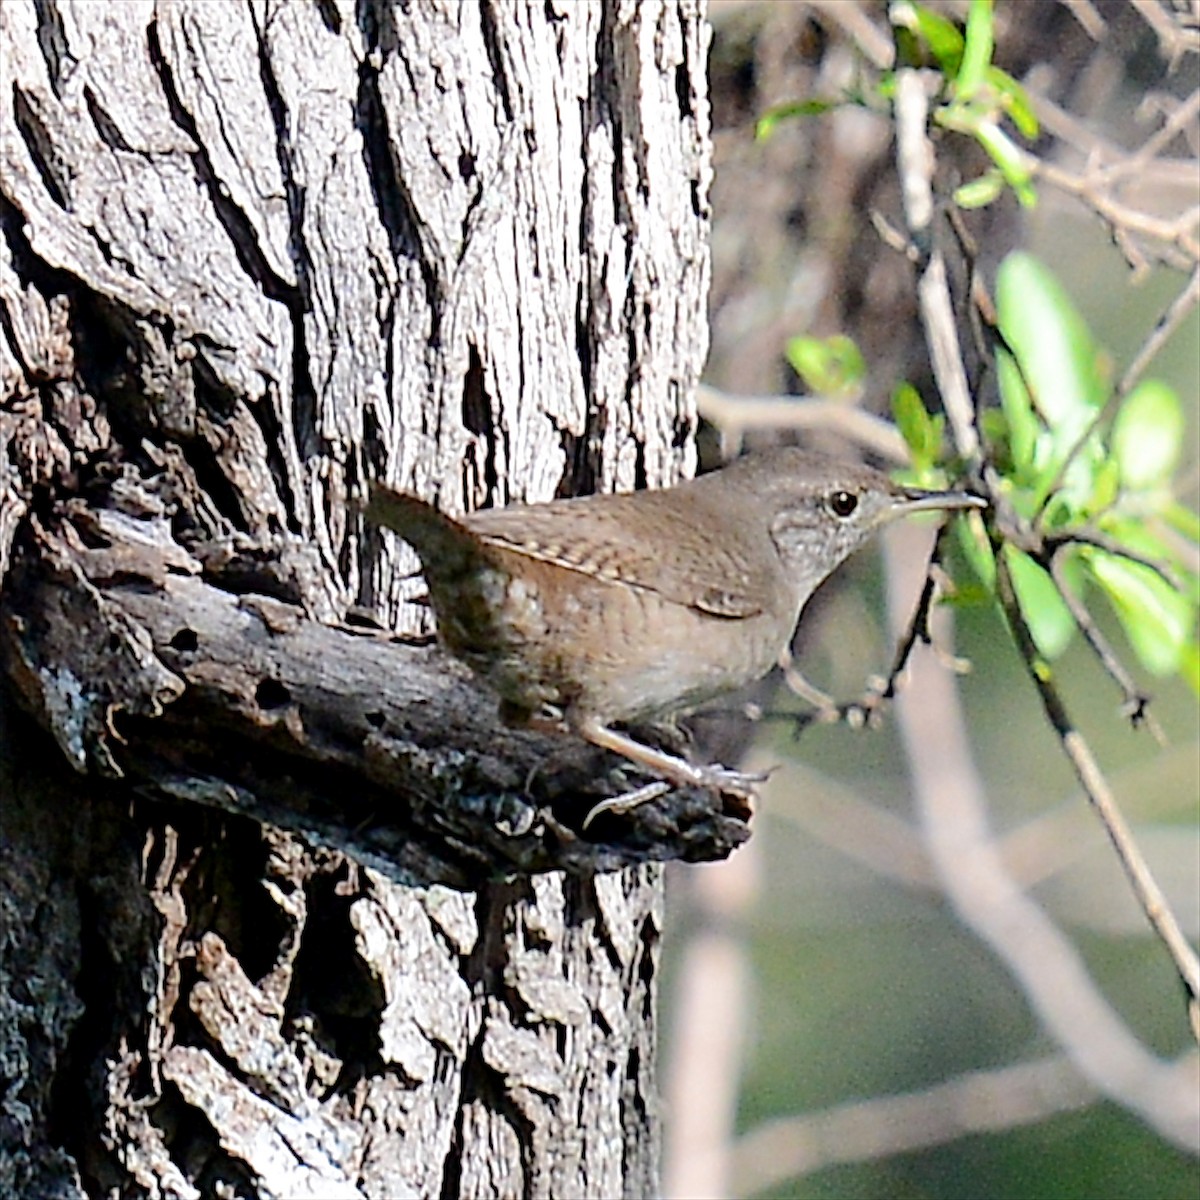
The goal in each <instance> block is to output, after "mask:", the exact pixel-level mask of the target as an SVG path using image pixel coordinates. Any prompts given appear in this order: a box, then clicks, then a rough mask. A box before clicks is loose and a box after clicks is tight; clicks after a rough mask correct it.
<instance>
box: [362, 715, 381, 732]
mask: <svg viewBox="0 0 1200 1200" xmlns="http://www.w3.org/2000/svg"><path fill="white" fill-rule="evenodd" d="M364 718H365V720H366V722H367V724H368V725H370V726H371V728H372V729H382V728H383V721H384V717H383V713H381V712H369V713H365V714H364Z"/></svg>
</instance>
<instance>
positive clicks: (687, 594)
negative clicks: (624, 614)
mask: <svg viewBox="0 0 1200 1200" xmlns="http://www.w3.org/2000/svg"><path fill="white" fill-rule="evenodd" d="M668 494H670V495H673V494H672V493H656V492H639V493H637V495H636V496H629V495H611V496H589V497H587V498H585V499H583V500H556V501H552V502H551V503H549V504H534V505H511V506H509V507H507V508H498V509H485V510H483V511H481V512H476V513H472V514H471V515H470V516H469V517H467V518H465V519H464V524H465V525H466V526H467V528H469V529H470V530H471V531H472V532H473V533H475V534H477V535H478V536H479V537H480V538H481V540H482V541H484V542H486V543H488V544H490V545H493V546H496V547H497V548H501V549H504V550H507V551H510V552H512V553H515V554H521V555H524V556H526V557H528V558H533V559H538V560H539V561H541V562H547V563H553V564H555V565H556V566H560V567H563V568H564V569H566V570H570V571H578V572H580V573H581V574H584V575H590V576H592V577H593V578H596V579H603V580H607V581H609V582H612V583H619V584H624V585H625V586H627V587H632V588H637V589H640V590H643V591H647V592H654V593H657V594H658V595H660V596H662V597H663V598H664V599H666V600H670V601H672V602H673V603H675V604H681V605H684V606H685V607H688V608H693V609H696V610H698V611H700V612H705V613H708V614H710V615H712V616H717V617H728V618H733V619H737V618H745V617H753V616H757V615H758V614H759V613H761V612H762V611H763V608H764V604H765V603H766V602H767V598H768V597H770V596H772V595H773V593H774V590H775V588H776V577H775V570H776V569H777V568H776V559H775V554H774V547H773V546H771V545H770V544H769V540H768V542H767V544H766V545H764V544H762V541H761V540H760V541H757V542H756V541H754V539H753V538H750V539H749V541H750V544H747V539H734V540H732V542H731V543H730V544H721V543H722V542H730V539H718V538H717V537H716V536H714V531H713V529H714V521H715V519H716V518H717V517H719V515H720V514H718V513H714V512H712V511H709V509H708V508H707V506H706V505H704V504H702V503H697V504H695V505H688V504H682V505H681V504H679V503H678V501H679V497H678V496H676V495H673V501H672V502H668V503H664V502H662V501H660V500H659V499H658V497H659V496H660V495H668ZM763 538H765V533H764V535H763Z"/></svg>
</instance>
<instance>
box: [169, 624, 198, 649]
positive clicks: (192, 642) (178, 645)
mask: <svg viewBox="0 0 1200 1200" xmlns="http://www.w3.org/2000/svg"><path fill="white" fill-rule="evenodd" d="M167 645H168V646H170V647H171V649H172V650H179V651H181V652H182V653H184V654H194V653H195V652H196V648H197V647H198V646H199V645H200V638H199V636H198V635H197V633H196V631H195V630H194V629H187V628H184V629H177V630H176V631H175V633H174V634H173V635H172V637H171V640H170V641H169V642H168V643H167Z"/></svg>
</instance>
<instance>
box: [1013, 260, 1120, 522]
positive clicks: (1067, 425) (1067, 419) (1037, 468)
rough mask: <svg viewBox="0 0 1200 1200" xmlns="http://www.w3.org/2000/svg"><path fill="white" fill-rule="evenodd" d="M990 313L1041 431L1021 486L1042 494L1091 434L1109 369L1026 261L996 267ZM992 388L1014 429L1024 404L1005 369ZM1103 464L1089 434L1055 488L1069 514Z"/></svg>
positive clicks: (1041, 270) (1040, 272)
mask: <svg viewBox="0 0 1200 1200" xmlns="http://www.w3.org/2000/svg"><path fill="white" fill-rule="evenodd" d="M996 308H997V312H998V314H999V324H1000V329H1001V331H1002V333H1003V334H1004V337H1005V340H1006V341H1007V342H1008V344H1009V346H1011V348H1012V350H1013V352H1014V353H1015V354H1016V356H1017V359H1018V361H1019V362H1020V364H1021V368H1022V377H1023V381H1024V383H1025V385H1026V386H1027V388H1028V391H1029V393H1030V396H1031V398H1032V402H1033V405H1034V407H1035V408H1036V409H1037V411H1038V413H1040V415H1041V417H1042V418H1043V420H1044V422H1045V425H1046V432H1045V433H1044V434H1042V435H1039V436H1038V437H1037V439H1036V444H1035V446H1034V449H1033V454H1032V466H1033V467H1034V470H1033V471H1032V472H1031V473H1029V474H1028V475H1027V477H1026V480H1025V482H1026V484H1027V485H1028V484H1029V482H1030V479H1032V480H1033V486H1034V488H1035V491H1040V492H1043V493H1044V490H1045V489H1047V488H1049V487H1050V486H1051V485H1052V484H1053V483H1054V482H1055V481H1056V480H1057V479H1058V474H1059V471H1060V469H1061V468H1062V466H1063V464H1064V463H1065V461H1066V458H1067V455H1068V454H1070V453H1071V452H1072V451H1073V449H1074V447H1075V444H1076V443H1077V442H1079V441H1080V440H1082V439H1083V438H1084V437H1085V436H1087V435H1088V434H1089V431H1091V430H1092V427H1093V424H1094V422H1095V419H1096V417H1097V415H1098V413H1099V412H1100V410H1101V409H1102V407H1103V404H1104V401H1105V398H1106V397H1107V395H1108V389H1109V367H1110V363H1109V360H1108V358H1107V356H1106V355H1105V354H1104V353H1103V352H1102V351H1101V349H1100V347H1099V346H1098V345H1097V343H1096V342H1095V340H1094V339H1093V338H1092V335H1091V332H1090V331H1089V329H1088V327H1087V324H1086V323H1085V322H1084V320H1083V318H1082V317H1081V316H1080V315H1079V313H1078V311H1077V310H1076V309H1075V306H1074V305H1073V304H1072V302H1071V300H1070V298H1069V297H1068V296H1067V293H1066V292H1065V291H1064V289H1063V288H1062V286H1061V285H1060V284H1059V282H1058V280H1057V279H1055V278H1054V276H1053V275H1052V274H1051V273H1050V271H1049V270H1048V269H1047V268H1046V267H1045V266H1043V265H1042V264H1041V263H1040V262H1039V261H1038V260H1037V259H1035V258H1034V257H1033V256H1032V255H1029V254H1025V253H1015V254H1010V255H1009V256H1008V257H1007V258H1006V259H1005V260H1004V261H1003V262H1002V263H1001V264H1000V268H999V270H998V272H997V275H996ZM999 381H1000V387H1001V397H1002V401H1003V403H1004V406H1005V413H1006V415H1009V420H1010V424H1013V425H1014V426H1015V425H1016V424H1017V422H1018V421H1019V414H1020V411H1021V409H1022V407H1023V405H1024V404H1025V403H1027V402H1028V399H1029V398H1030V397H1025V396H1023V395H1022V389H1021V388H1020V386H1019V383H1018V380H1017V379H1016V377H1015V375H1014V373H1013V371H1012V369H1011V364H1008V365H1007V366H1006V365H1005V364H1004V363H1001V364H1000V366H999ZM1015 446H1016V438H1015V436H1014V447H1015ZM1022 449H1024V447H1022ZM1014 455H1015V449H1014ZM1103 458H1104V451H1103V447H1102V446H1101V444H1100V440H1099V438H1098V436H1096V435H1095V433H1094V432H1093V433H1092V434H1091V436H1090V438H1089V439H1088V441H1087V444H1086V445H1085V446H1084V447H1083V449H1082V450H1081V451H1080V452H1079V453H1077V454H1075V456H1074V457H1073V459H1072V460H1071V465H1070V467H1069V468H1068V470H1067V472H1066V475H1065V478H1064V479H1063V480H1062V481H1061V486H1062V488H1063V489H1064V491H1065V492H1066V496H1065V499H1066V501H1067V502H1069V503H1070V504H1071V505H1072V507H1073V510H1074V511H1075V512H1076V513H1082V512H1083V511H1084V510H1085V509H1086V506H1087V503H1088V500H1089V498H1090V497H1091V496H1092V494H1093V492H1094V491H1095V490H1096V480H1095V478H1094V476H1095V472H1096V470H1097V468H1098V464H1099V463H1100V462H1101V461H1103ZM1024 461H1025V459H1024V458H1022V459H1020V460H1018V463H1019V464H1020V463H1023V462H1024Z"/></svg>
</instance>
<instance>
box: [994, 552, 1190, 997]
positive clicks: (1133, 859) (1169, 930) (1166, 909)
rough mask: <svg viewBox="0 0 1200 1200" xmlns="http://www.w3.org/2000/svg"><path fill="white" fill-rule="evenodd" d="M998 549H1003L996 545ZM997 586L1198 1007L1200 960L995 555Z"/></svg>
mask: <svg viewBox="0 0 1200 1200" xmlns="http://www.w3.org/2000/svg"><path fill="white" fill-rule="evenodd" d="M996 549H997V550H999V547H996ZM996 583H997V593H998V595H999V597H1000V603H1001V606H1002V608H1003V610H1004V614H1005V616H1006V618H1007V619H1008V625H1009V629H1010V630H1011V631H1012V634H1013V638H1014V640H1015V641H1016V643H1017V649H1018V650H1019V651H1020V653H1021V658H1022V661H1023V662H1024V664H1025V670H1026V673H1027V674H1028V675H1029V678H1030V679H1031V680H1032V681H1033V685H1034V687H1035V688H1036V689H1037V692H1038V696H1039V698H1040V699H1041V701H1042V708H1043V710H1044V711H1045V713H1046V718H1047V720H1048V721H1049V722H1050V725H1051V727H1052V728H1053V729H1054V731H1055V733H1056V734H1057V735H1058V738H1059V741H1060V743H1061V744H1062V747H1063V751H1064V753H1065V754H1066V755H1067V758H1068V759H1069V760H1070V762H1071V765H1072V766H1073V767H1074V768H1075V775H1076V777H1077V778H1078V780H1079V782H1080V785H1081V786H1082V787H1083V791H1084V795H1086V796H1087V799H1088V803H1089V804H1090V805H1091V806H1092V808H1093V810H1094V811H1095V812H1096V815H1097V816H1098V817H1099V818H1100V823H1101V824H1102V825H1103V827H1104V831H1105V832H1106V833H1107V834H1108V837H1109V840H1110V841H1111V842H1112V844H1113V848H1114V849H1115V850H1116V853H1117V858H1118V860H1119V861H1120V863H1121V867H1122V869H1123V870H1124V872H1125V874H1126V876H1127V877H1128V879H1129V881H1130V884H1131V885H1132V887H1133V891H1134V895H1135V896H1136V897H1137V899H1138V903H1139V904H1140V905H1141V907H1142V911H1143V912H1144V913H1145V914H1146V917H1147V919H1148V920H1149V922H1150V925H1151V927H1152V928H1153V929H1154V931H1155V933H1157V934H1158V937H1159V939H1160V940H1161V941H1162V943H1163V945H1164V946H1166V948H1167V953H1168V954H1170V956H1171V961H1172V962H1173V963H1174V964H1175V969H1176V971H1178V972H1179V978H1180V979H1181V980H1182V981H1183V985H1184V987H1185V988H1186V989H1187V992H1188V996H1189V998H1190V1001H1191V1003H1192V1004H1200V959H1198V958H1197V956H1196V952H1195V951H1194V950H1193V949H1192V948H1191V946H1190V945H1189V944H1188V941H1187V938H1186V937H1184V935H1183V931H1182V930H1181V929H1180V926H1179V922H1178V920H1177V919H1176V918H1175V914H1174V913H1173V912H1172V911H1171V906H1170V904H1169V903H1168V901H1167V898H1166V896H1165V895H1164V894H1163V891H1162V889H1161V888H1160V887H1159V886H1158V883H1157V881H1156V880H1155V878H1154V875H1153V874H1152V872H1151V870H1150V867H1149V864H1148V863H1147V862H1146V859H1145V857H1144V856H1143V855H1142V852H1141V850H1140V849H1139V848H1138V845H1137V842H1136V841H1135V840H1134V837H1133V832H1132V831H1131V830H1130V828H1129V825H1128V823H1127V822H1126V820H1125V818H1124V816H1123V815H1122V813H1121V810H1120V809H1119V808H1118V806H1117V802H1116V799H1115V797H1114V796H1113V794H1112V789H1111V788H1110V787H1109V786H1108V781H1107V780H1106V779H1105V778H1104V774H1103V772H1102V771H1101V770H1100V766H1099V764H1098V763H1097V762H1096V759H1095V756H1094V755H1093V754H1092V751H1091V748H1090V747H1089V745H1088V743H1087V741H1086V739H1085V738H1084V737H1083V735H1082V734H1081V733H1080V732H1079V731H1078V730H1077V729H1076V728H1075V727H1074V724H1073V723H1072V721H1071V719H1070V717H1069V716H1068V714H1067V710H1066V706H1065V705H1064V703H1063V700H1062V697H1061V696H1060V695H1059V693H1058V689H1057V687H1055V685H1054V683H1053V677H1052V675H1051V671H1050V667H1049V665H1048V664H1047V663H1046V662H1045V661H1044V660H1043V659H1042V657H1041V655H1040V654H1039V653H1038V650H1037V647H1036V646H1035V645H1034V641H1033V637H1032V635H1031V634H1030V632H1029V627H1028V626H1027V625H1026V624H1025V620H1024V618H1023V617H1022V616H1021V611H1020V607H1019V605H1018V604H1017V598H1016V592H1015V591H1014V589H1013V583H1012V577H1011V576H1010V575H1009V572H1008V567H1007V564H1006V562H1005V560H1004V557H1003V555H1001V554H999V553H997V554H996Z"/></svg>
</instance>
